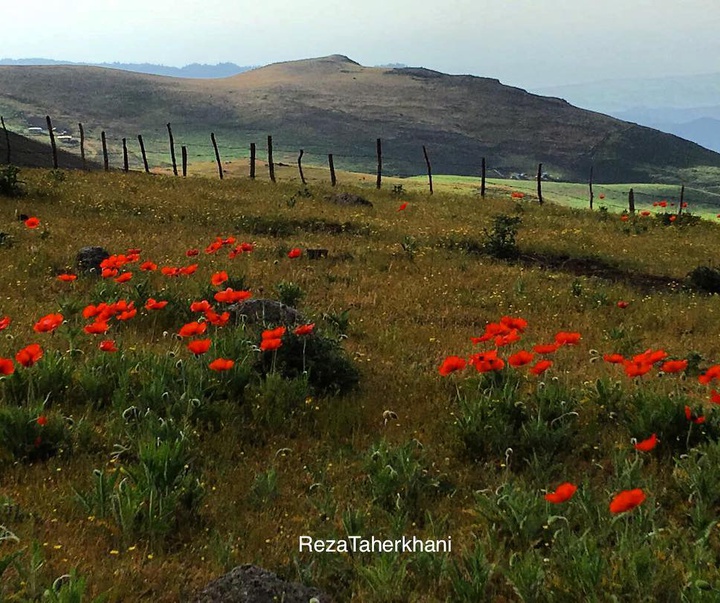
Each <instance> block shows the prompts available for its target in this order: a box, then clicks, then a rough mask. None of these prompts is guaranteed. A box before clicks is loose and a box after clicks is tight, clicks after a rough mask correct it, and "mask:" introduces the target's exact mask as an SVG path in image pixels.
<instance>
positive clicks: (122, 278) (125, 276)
mask: <svg viewBox="0 0 720 603" xmlns="http://www.w3.org/2000/svg"><path fill="white" fill-rule="evenodd" d="M132 277H133V274H132V272H123V273H122V274H121V275H120V276H118V277H116V278H115V282H116V283H127V282H128V281H129V280H130V279H131V278H132Z"/></svg>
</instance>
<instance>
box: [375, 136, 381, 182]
mask: <svg viewBox="0 0 720 603" xmlns="http://www.w3.org/2000/svg"><path fill="white" fill-rule="evenodd" d="M375 186H376V188H377V189H378V190H380V187H381V186H382V141H381V140H380V139H379V138H378V139H377V182H376V183H375Z"/></svg>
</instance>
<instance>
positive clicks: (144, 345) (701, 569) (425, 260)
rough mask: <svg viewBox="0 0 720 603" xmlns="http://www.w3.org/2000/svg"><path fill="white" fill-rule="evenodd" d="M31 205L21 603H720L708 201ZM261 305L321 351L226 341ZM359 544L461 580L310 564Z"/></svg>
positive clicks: (162, 190) (16, 528) (718, 447)
mask: <svg viewBox="0 0 720 603" xmlns="http://www.w3.org/2000/svg"><path fill="white" fill-rule="evenodd" d="M18 176H19V178H20V179H21V180H22V181H23V182H24V186H23V187H22V188H23V193H24V194H22V195H20V196H13V197H10V196H1V197H0V224H2V231H3V232H4V233H5V234H4V236H2V237H0V260H2V266H3V269H2V271H0V290H1V291H2V292H3V295H2V301H1V302H0V329H2V333H1V335H2V337H1V338H0V373H4V374H3V376H0V438H1V439H0V484H1V487H0V526H2V527H0V600H5V601H28V600H49V601H95V600H105V601H141V600H148V599H153V600H156V601H178V600H180V601H185V600H192V596H193V593H195V592H197V591H198V590H199V589H200V588H202V587H203V586H204V585H205V584H207V583H208V582H209V581H210V580H212V579H213V578H215V577H217V576H219V575H221V574H222V573H224V572H226V571H228V570H229V569H231V568H233V567H234V566H236V565H239V564H242V563H256V564H258V565H261V566H263V567H265V568H268V569H270V570H272V571H275V572H277V573H278V574H279V575H280V576H282V577H284V578H286V579H289V580H293V581H302V582H304V583H307V584H312V585H314V586H317V587H319V588H321V589H323V590H324V591H326V592H327V593H329V594H330V595H331V596H333V597H334V599H335V600H336V601H350V600H353V601H369V602H374V601H378V602H404V601H423V602H430V601H483V600H493V601H570V600H586V601H606V600H607V601H609V600H629V599H634V600H643V601H655V600H663V601H717V600H718V598H720V575H719V572H718V569H717V568H718V566H719V565H720V563H719V562H720V536H719V533H718V527H719V526H720V468H719V467H720V464H719V463H718V461H720V442H719V439H720V409H719V408H718V401H719V400H720V394H718V393H717V392H716V391H715V389H714V388H716V387H717V384H716V383H715V380H716V379H717V378H719V377H720V368H718V367H717V363H718V362H720V331H718V328H717V325H718V313H720V308H719V307H718V298H717V295H716V294H712V293H708V292H707V291H706V290H712V289H713V286H715V285H717V283H716V282H715V281H713V278H715V277H718V274H717V272H716V271H715V270H714V266H713V265H712V264H711V262H712V260H713V258H715V254H716V249H717V243H716V241H717V238H718V235H719V234H720V231H719V230H718V228H719V227H718V225H717V224H715V223H713V221H712V220H705V219H698V218H697V217H696V216H695V215H693V214H694V210H695V208H694V207H693V205H692V201H691V200H689V203H690V204H689V206H688V208H686V210H685V211H686V214H685V215H684V216H681V217H680V218H677V217H675V212H674V210H675V209H676V208H673V207H665V208H661V207H659V206H653V205H652V203H650V204H649V209H648V210H646V211H648V212H649V215H641V214H640V212H638V213H637V214H636V215H634V216H627V215H625V216H624V217H621V215H620V214H617V213H615V214H614V213H612V211H601V210H599V209H598V210H596V211H593V212H591V211H588V210H586V209H578V208H573V207H564V206H562V205H559V204H555V203H545V204H544V205H542V206H541V205H539V204H538V203H537V202H536V200H534V199H533V198H532V196H531V194H530V191H527V194H525V196H524V197H519V196H518V195H515V196H513V194H512V193H513V192H521V189H520V188H517V186H519V185H517V186H516V185H515V184H513V186H515V188H512V187H511V186H510V185H507V186H505V184H504V183H494V186H493V188H492V189H491V190H490V192H489V194H488V196H486V197H485V198H484V199H481V198H480V197H479V196H478V195H475V194H468V192H467V191H452V190H451V191H449V192H443V191H442V190H438V191H437V192H436V194H434V195H432V196H430V195H428V194H427V193H426V192H425V190H424V189H423V188H421V187H419V188H418V189H415V188H413V187H411V186H409V185H407V186H405V185H403V190H402V191H401V190H400V189H398V188H395V190H393V186H392V185H391V183H390V182H388V183H387V184H386V186H385V187H384V188H383V189H382V190H380V191H376V190H375V189H373V188H371V187H369V186H360V185H359V184H355V183H353V184H345V183H343V182H342V181H341V186H339V187H338V189H337V190H336V189H331V188H330V187H329V186H327V185H324V184H322V183H318V182H311V183H310V184H309V185H308V186H307V187H305V186H302V185H301V184H300V183H299V182H298V181H297V180H290V179H283V180H280V181H279V182H278V183H277V184H275V185H273V184H271V183H270V182H268V181H266V180H264V179H263V180H257V181H251V180H249V179H234V178H229V179H226V180H224V181H219V180H215V179H206V178H188V179H183V178H176V177H172V176H166V175H151V176H147V175H145V174H137V173H130V174H118V173H84V172H71V171H47V170H31V169H27V170H22V171H21V172H20V173H19V175H18ZM360 184H362V183H360ZM501 184H502V185H501ZM339 191H347V192H351V193H357V194H360V195H363V196H364V197H366V198H367V199H369V200H370V201H371V202H372V204H373V205H372V207H370V206H341V205H337V204H334V203H332V202H331V201H330V200H329V199H328V198H329V197H330V196H331V195H332V194H334V193H336V192H339ZM655 192H660V191H655ZM608 194H610V190H608ZM648 194H650V193H648ZM618 195H620V193H619V192H618ZM660 201H661V197H660V195H658V198H657V202H660ZM600 205H602V202H601V201H598V202H597V205H596V207H599V206H600ZM20 214H23V216H22V217H23V218H26V217H29V218H36V219H37V221H35V220H26V219H22V220H19V219H18V218H17V216H18V215H20ZM688 214H690V215H688ZM88 245H99V246H102V247H104V248H105V249H106V250H108V252H109V253H110V254H113V255H112V256H111V259H110V260H109V261H108V262H107V263H106V270H107V272H105V274H104V276H101V275H83V274H80V273H79V272H78V271H77V269H76V266H75V255H76V253H77V251H78V250H79V249H80V248H81V247H83V246H88ZM318 248H320V249H327V251H328V253H327V256H326V257H319V258H315V259H311V257H310V256H309V254H308V253H307V250H308V249H318ZM696 269H697V270H696ZM693 270H695V275H696V277H695V278H694V279H691V278H688V273H690V272H691V271H693ZM128 274H129V275H130V276H124V275H128ZM698 274H700V275H704V278H699V277H698V276H697V275H698ZM63 275H70V276H63ZM73 276H77V278H73ZM718 280H720V277H719V278H718ZM704 289H705V290H704ZM246 297H249V298H250V299H262V298H269V299H273V300H281V301H283V302H286V303H287V304H289V305H291V306H293V307H295V308H296V309H297V310H298V311H299V312H300V313H301V314H302V320H300V321H298V324H295V325H287V329H286V330H284V331H283V330H282V329H280V330H277V329H276V328H277V327H281V326H282V325H280V324H276V323H271V324H252V323H243V322H240V323H238V324H236V323H235V320H234V318H235V317H234V316H228V317H224V315H223V313H224V312H225V311H227V308H228V307H229V302H230V301H232V300H233V299H236V300H240V299H243V298H246ZM203 300H205V301H206V302H207V304H204V303H202V302H203ZM162 302H167V304H163V303H162ZM103 304H105V305H103ZM58 315H59V316H58ZM310 325H313V326H312V327H311V326H310ZM297 327H304V328H301V329H299V330H298V329H297ZM93 332H94V334H93ZM268 342H272V343H268ZM33 344H37V345H36V346H33ZM538 346H540V347H538ZM40 352H42V355H41V356H40V355H39V353H40ZM563 484H564V485H563ZM618 495H620V496H619V498H618ZM350 535H360V536H363V537H367V538H370V537H371V536H374V537H376V538H391V539H395V538H401V537H402V536H407V537H410V538H412V537H413V536H417V537H418V538H421V539H423V540H426V539H447V538H448V537H451V538H452V551H451V552H449V553H431V552H427V551H425V552H414V553H403V552H393V553H385V554H378V553H364V552H355V553H338V554H332V553H309V552H307V551H303V552H300V551H299V549H298V542H299V538H300V537H301V536H312V537H314V538H318V539H335V540H337V539H342V538H346V537H348V536H350Z"/></svg>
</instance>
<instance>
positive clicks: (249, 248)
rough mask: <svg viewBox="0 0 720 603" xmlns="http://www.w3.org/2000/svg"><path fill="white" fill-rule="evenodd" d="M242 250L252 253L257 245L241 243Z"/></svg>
mask: <svg viewBox="0 0 720 603" xmlns="http://www.w3.org/2000/svg"><path fill="white" fill-rule="evenodd" d="M240 249H241V250H242V251H247V252H250V251H253V250H254V249H255V245H253V244H252V243H241V244H240Z"/></svg>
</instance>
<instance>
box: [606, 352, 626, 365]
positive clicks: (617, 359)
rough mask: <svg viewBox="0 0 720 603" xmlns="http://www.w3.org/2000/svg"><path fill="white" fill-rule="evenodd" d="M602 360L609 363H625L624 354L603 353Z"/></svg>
mask: <svg viewBox="0 0 720 603" xmlns="http://www.w3.org/2000/svg"><path fill="white" fill-rule="evenodd" d="M603 360H604V361H605V362H609V363H610V364H625V362H626V360H625V356H623V355H622V354H605V355H604V356H603Z"/></svg>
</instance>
